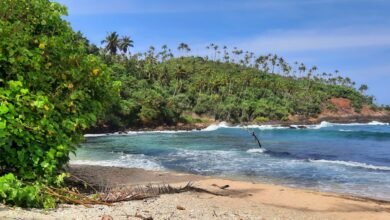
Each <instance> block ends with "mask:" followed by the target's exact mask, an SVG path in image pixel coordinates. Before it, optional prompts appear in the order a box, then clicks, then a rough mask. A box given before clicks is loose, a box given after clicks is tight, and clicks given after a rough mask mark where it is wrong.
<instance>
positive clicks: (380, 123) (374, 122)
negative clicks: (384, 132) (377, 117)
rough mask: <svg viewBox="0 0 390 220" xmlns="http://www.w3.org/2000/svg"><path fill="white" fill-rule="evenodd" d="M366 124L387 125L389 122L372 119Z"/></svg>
mask: <svg viewBox="0 0 390 220" xmlns="http://www.w3.org/2000/svg"><path fill="white" fill-rule="evenodd" d="M368 124H369V125H389V123H384V122H380V121H372V122H370V123H368Z"/></svg>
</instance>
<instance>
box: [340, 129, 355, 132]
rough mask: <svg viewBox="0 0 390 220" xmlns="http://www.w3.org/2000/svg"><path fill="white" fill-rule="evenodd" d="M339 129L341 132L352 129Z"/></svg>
mask: <svg viewBox="0 0 390 220" xmlns="http://www.w3.org/2000/svg"><path fill="white" fill-rule="evenodd" d="M339 131H342V132H352V131H353V130H350V129H339Z"/></svg>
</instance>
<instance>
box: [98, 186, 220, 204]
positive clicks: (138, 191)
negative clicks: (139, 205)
mask: <svg viewBox="0 0 390 220" xmlns="http://www.w3.org/2000/svg"><path fill="white" fill-rule="evenodd" d="M183 192H201V193H208V194H212V195H216V196H223V195H222V194H219V193H214V192H211V191H208V190H206V189H202V188H198V187H195V186H193V185H192V183H191V182H189V183H188V184H187V185H186V186H184V187H172V186H170V185H166V184H157V185H153V184H149V185H146V186H136V187H130V188H119V189H111V190H109V191H108V192H106V193H101V194H100V195H99V200H100V201H102V202H106V203H115V202H123V201H131V200H143V199H148V198H153V197H157V196H159V195H162V194H176V193H183Z"/></svg>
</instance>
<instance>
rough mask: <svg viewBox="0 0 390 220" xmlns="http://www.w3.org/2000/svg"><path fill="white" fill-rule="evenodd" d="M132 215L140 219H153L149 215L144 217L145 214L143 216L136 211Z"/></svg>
mask: <svg viewBox="0 0 390 220" xmlns="http://www.w3.org/2000/svg"><path fill="white" fill-rule="evenodd" d="M134 217H136V218H140V219H142V220H153V217H151V216H149V217H145V216H143V215H141V214H139V213H138V212H137V213H135V215H134Z"/></svg>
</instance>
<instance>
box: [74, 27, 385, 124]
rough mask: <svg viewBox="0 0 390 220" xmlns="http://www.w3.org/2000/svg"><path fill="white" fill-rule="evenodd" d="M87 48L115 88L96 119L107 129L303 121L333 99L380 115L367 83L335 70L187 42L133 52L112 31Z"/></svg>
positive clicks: (124, 38) (329, 106) (125, 39)
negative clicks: (200, 48) (200, 51)
mask: <svg viewBox="0 0 390 220" xmlns="http://www.w3.org/2000/svg"><path fill="white" fill-rule="evenodd" d="M80 36H81V35H80ZM85 42H86V44H87V45H88V47H89V49H90V52H91V53H94V54H95V55H96V56H100V57H101V59H102V60H104V62H105V63H106V64H107V65H108V66H109V67H110V68H111V69H112V77H113V79H115V80H118V81H120V82H121V92H120V96H119V97H118V99H117V100H115V101H114V102H113V105H112V106H111V109H110V110H109V111H108V113H107V115H106V117H105V118H104V119H103V120H101V121H100V125H105V126H108V127H110V128H112V129H113V130H118V129H125V128H132V127H145V126H147V127H148V126H149V127H153V126H158V125H175V124H177V123H184V124H186V123H194V122H201V121H202V118H211V119H215V120H218V121H228V122H232V123H262V122H269V121H288V120H289V118H291V117H292V116H299V117H300V118H303V119H308V118H311V117H316V116H317V115H318V114H320V113H321V112H322V111H323V110H324V109H327V110H329V111H332V110H336V107H335V106H334V105H333V104H332V103H331V102H330V101H329V100H330V99H331V98H346V99H348V100H350V101H351V103H352V107H353V108H354V110H355V111H356V112H359V111H360V110H361V109H362V106H364V105H366V106H370V108H372V109H374V110H375V109H378V106H376V105H375V104H374V103H373V101H374V97H372V96H368V95H366V94H365V92H366V90H367V89H368V87H367V85H356V83H355V82H353V81H352V80H351V79H350V78H348V77H342V76H341V74H340V73H339V72H338V71H337V70H336V71H335V72H333V73H326V72H320V71H319V70H318V68H317V67H316V66H313V67H307V66H306V65H305V64H303V63H301V62H293V63H292V64H290V63H288V62H287V61H286V60H285V59H284V58H283V57H279V56H277V55H274V54H267V55H256V53H254V52H249V51H243V50H241V49H239V48H236V47H233V48H231V49H229V48H228V47H227V46H220V45H216V44H213V43H211V44H210V45H208V46H207V47H206V49H207V51H209V55H208V56H204V57H201V56H196V55H192V54H191V48H190V46H189V45H188V44H186V43H180V44H179V45H178V46H177V47H175V48H172V49H170V48H169V47H168V46H167V45H163V46H162V47H161V48H158V49H157V48H155V47H153V46H151V47H150V48H149V50H148V51H146V52H144V53H133V52H132V50H131V49H132V46H133V44H134V42H133V41H132V40H131V38H130V37H128V36H119V35H118V34H117V33H116V32H112V33H109V34H108V35H107V37H106V39H104V40H103V41H102V45H101V47H100V48H98V47H97V46H96V45H93V44H89V43H88V41H87V40H86V39H85ZM194 115H196V116H197V117H195V118H194V117H193V116H194Z"/></svg>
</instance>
